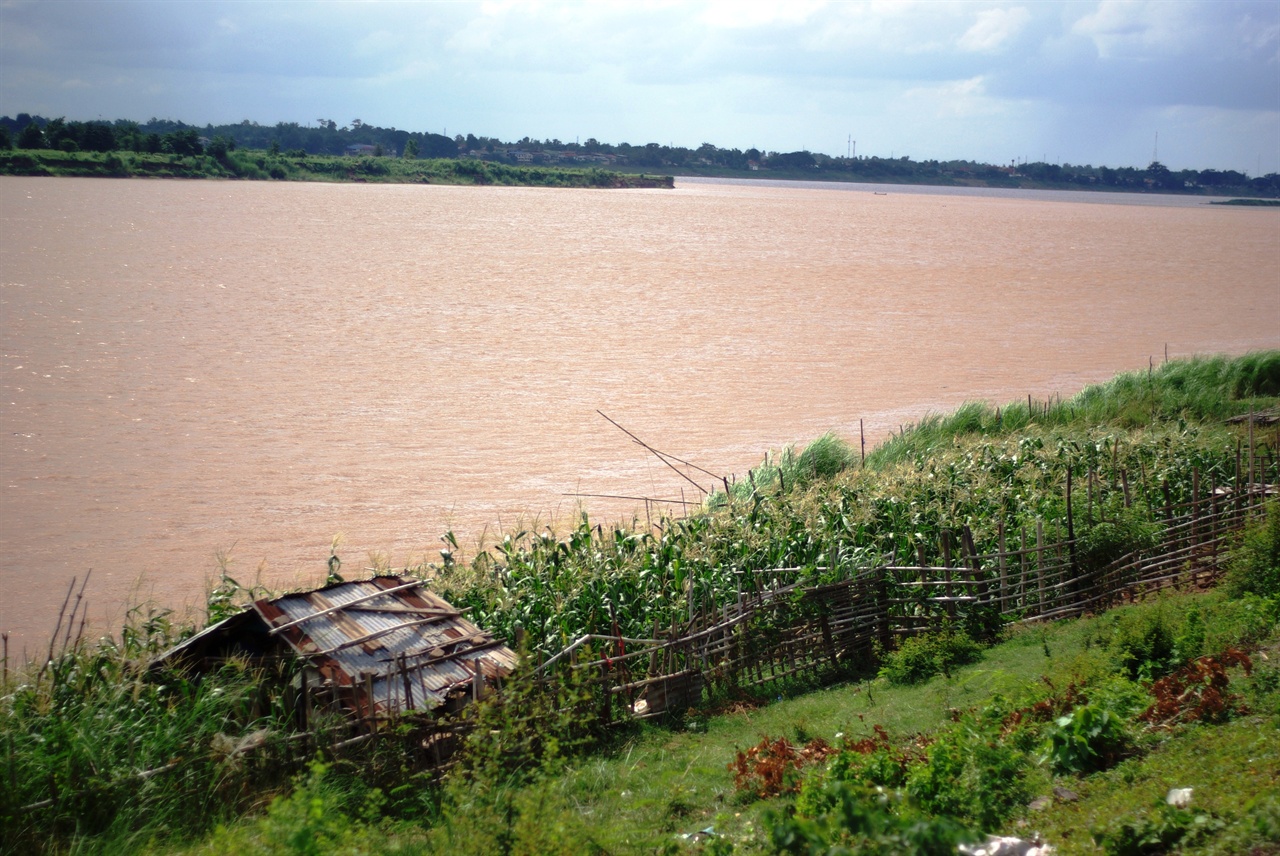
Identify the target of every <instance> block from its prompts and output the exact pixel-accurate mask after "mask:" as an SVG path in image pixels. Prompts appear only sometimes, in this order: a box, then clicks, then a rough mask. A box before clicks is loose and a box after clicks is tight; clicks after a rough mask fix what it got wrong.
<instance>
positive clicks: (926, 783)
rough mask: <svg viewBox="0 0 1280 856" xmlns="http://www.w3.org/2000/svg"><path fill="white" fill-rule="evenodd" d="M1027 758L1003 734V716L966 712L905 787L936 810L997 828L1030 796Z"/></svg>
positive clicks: (941, 737)
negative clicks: (1001, 734) (987, 715)
mask: <svg viewBox="0 0 1280 856" xmlns="http://www.w3.org/2000/svg"><path fill="white" fill-rule="evenodd" d="M1027 768H1028V764H1027V759H1026V756H1025V755H1024V754H1023V753H1021V752H1019V751H1018V750H1017V749H1016V748H1014V747H1013V746H1012V745H1010V744H1009V743H1008V742H1007V741H1005V740H1004V739H1002V738H1001V736H1000V723H999V718H994V719H993V718H991V717H984V716H982V715H964V716H962V717H961V718H960V720H959V721H958V722H956V723H954V724H953V725H951V726H950V727H948V728H946V729H944V730H943V731H942V732H941V733H940V734H939V735H938V737H937V739H936V740H935V741H934V742H933V743H932V744H931V745H930V746H929V748H928V750H927V752H926V757H925V761H924V763H921V764H918V765H915V766H913V767H912V768H911V770H910V772H909V773H908V775H907V793H909V794H910V795H911V796H912V797H913V798H914V799H915V800H916V801H917V802H918V803H919V804H920V806H921V807H922V808H924V809H926V810H928V811H930V812H932V813H934V814H938V815H946V816H950V817H956V818H961V819H964V820H967V821H971V822H973V823H974V824H975V825H976V826H978V827H979V828H980V829H983V830H991V829H996V828H997V827H999V826H1000V824H1002V823H1003V822H1004V821H1005V820H1006V819H1008V818H1009V817H1010V816H1011V815H1012V814H1013V813H1014V812H1015V811H1017V810H1018V809H1020V808H1021V807H1022V806H1024V805H1025V804H1026V803H1027V801H1028V800H1029V799H1030V797H1031V791H1030V788H1029V787H1028V785H1027Z"/></svg>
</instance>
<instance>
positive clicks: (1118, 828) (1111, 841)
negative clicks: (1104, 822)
mask: <svg viewBox="0 0 1280 856" xmlns="http://www.w3.org/2000/svg"><path fill="white" fill-rule="evenodd" d="M1225 825H1226V824H1225V823H1224V822H1223V821H1222V820H1221V819H1219V818H1217V817H1214V816H1213V815H1212V814H1209V813H1207V812H1192V811H1188V810H1186V809H1182V808H1176V807H1175V806H1172V805H1169V804H1168V803H1166V802H1165V801H1164V800H1160V801H1159V802H1158V803H1157V804H1156V805H1155V807H1154V809H1153V810H1152V811H1151V812H1150V813H1149V814H1145V815H1143V816H1141V817H1130V818H1127V819H1124V820H1119V821H1116V822H1114V823H1112V824H1110V825H1108V826H1105V827H1100V828H1096V829H1093V830H1092V831H1091V832H1092V835H1093V840H1094V842H1095V843H1097V844H1098V846H1099V847H1101V848H1102V850H1103V852H1104V853H1106V854H1107V856H1155V854H1159V853H1168V852H1169V851H1170V850H1172V849H1173V848H1174V847H1185V846H1188V845H1191V844H1194V843H1195V842H1196V841H1197V840H1199V839H1200V838H1202V837H1204V836H1205V835H1207V834H1209V833H1212V832H1216V831H1218V830H1220V829H1222V828H1223V827H1224V826H1225Z"/></svg>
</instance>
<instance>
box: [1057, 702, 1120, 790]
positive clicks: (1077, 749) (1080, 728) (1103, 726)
mask: <svg viewBox="0 0 1280 856" xmlns="http://www.w3.org/2000/svg"><path fill="white" fill-rule="evenodd" d="M1130 745H1131V744H1130V740H1129V736H1128V734H1127V733H1126V731H1125V727H1124V722H1123V721H1122V720H1121V719H1120V718H1119V717H1118V716H1116V715H1114V714H1113V713H1112V712H1111V711H1109V710H1107V709H1106V708H1103V707H1100V706H1098V705H1093V704H1084V705H1080V706H1079V707H1077V708H1076V709H1075V710H1074V711H1072V712H1071V715H1070V716H1063V717H1059V718H1058V719H1057V720H1056V721H1055V723H1054V725H1053V727H1051V728H1050V729H1049V731H1048V734H1047V735H1046V741H1045V753H1044V760H1045V761H1047V762H1048V763H1049V766H1050V767H1051V768H1052V770H1053V771H1054V772H1055V773H1058V774H1068V773H1080V774H1085V773H1093V772H1097V771H1099V770H1105V769H1107V768H1108V767H1111V766H1112V765H1113V764H1115V763H1116V762H1117V761H1119V760H1120V758H1121V757H1123V755H1124V754H1125V753H1126V752H1127V751H1128V750H1129V747H1130Z"/></svg>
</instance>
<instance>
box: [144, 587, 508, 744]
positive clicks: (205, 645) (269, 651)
mask: <svg viewBox="0 0 1280 856" xmlns="http://www.w3.org/2000/svg"><path fill="white" fill-rule="evenodd" d="M234 656H242V657H249V658H271V657H275V658H279V657H281V656H294V657H297V658H298V659H299V660H300V661H301V662H302V663H303V664H304V668H303V669H302V670H301V672H300V675H299V676H298V677H297V678H296V679H295V680H296V681H297V682H298V684H299V686H300V687H301V688H303V690H304V692H303V695H304V696H305V697H307V698H308V699H312V700H314V702H315V703H316V704H319V705H322V706H331V707H339V708H341V709H344V710H346V711H347V712H348V713H350V714H352V715H353V716H357V717H359V718H362V719H365V718H368V719H378V718H385V717H389V716H397V715H401V714H403V713H405V712H408V711H430V710H436V709H443V710H445V711H452V710H456V709H457V708H459V707H461V706H462V705H464V704H466V702H467V701H468V700H470V699H473V698H476V697H477V696H479V695H481V694H483V693H484V691H485V689H486V687H487V686H489V685H491V684H494V683H496V682H497V681H498V680H500V679H501V678H503V677H505V676H506V675H508V674H510V672H511V670H512V669H514V668H515V665H516V655H515V653H514V652H513V651H511V649H509V648H507V647H506V646H505V645H504V644H502V642H501V641H500V640H497V639H495V638H494V637H493V636H492V635H491V634H489V633H488V632H486V631H484V630H482V629H480V628H479V627H477V626H476V625H475V624H473V623H472V622H470V621H468V620H467V619H466V618H465V617H464V616H463V615H462V614H461V613H460V612H459V611H458V610H456V609H454V608H453V607H452V606H450V605H449V604H448V603H447V602H445V601H444V600H443V599H441V598H440V597H438V596H437V595H435V594H433V593H432V592H431V591H429V590H428V589H427V588H426V586H425V584H424V583H422V582H421V581H419V580H409V579H405V578H403V577H398V576H381V577H374V578H373V579H370V580H361V581H357V582H342V583H337V584H335V585H331V586H326V587H325V588H322V589H318V590H316V591H309V592H300V593H297V594H289V595H284V596H283V597H277V598H271V599H264V600H259V601H255V602H254V603H253V605H252V606H251V607H250V608H248V609H246V610H245V611H244V612H241V613H238V614H236V615H233V616H231V617H230V618H227V619H225V620H223V621H220V622H218V623H217V624H214V625H211V626H210V627H208V628H206V629H205V630H203V631H202V632H200V633H198V634H197V635H195V636H193V637H191V638H190V639H188V640H186V641H185V642H184V643H182V644H181V645H179V646H177V647H175V648H173V649H172V650H170V651H168V652H166V653H165V654H164V655H162V656H161V657H160V658H159V660H158V661H157V662H158V663H159V664H164V665H173V666H181V667H185V668H190V669H192V670H195V671H200V670H202V669H205V668H209V667H211V666H214V665H216V664H217V663H218V662H220V661H223V660H225V659H226V658H228V657H234ZM310 703H311V701H309V702H308V704H310Z"/></svg>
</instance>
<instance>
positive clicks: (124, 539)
mask: <svg viewBox="0 0 1280 856" xmlns="http://www.w3.org/2000/svg"><path fill="white" fill-rule="evenodd" d="M877 190H878V191H880V192H882V193H884V194H885V195H877V193H876V191H877ZM1166 346H1167V348H1168V353H1169V355H1170V356H1183V355H1188V354H1192V353H1209V352H1226V353H1231V354H1239V353H1243V352H1245V351H1248V350H1251V349H1258V348H1275V347H1280V211H1275V210H1263V209H1247V208H1224V207H1219V206H1209V205H1206V204H1204V201H1203V200H1198V199H1169V198H1152V197H1124V196H1116V195H1109V194H1096V195H1094V194H1039V195H1037V194H1025V193H1023V194H1019V193H1003V194H1001V193H967V194H966V193H957V192H947V191H944V190H938V189H933V190H930V189H923V188H887V189H886V188H871V187H868V186H822V185H804V184H769V183H763V182H757V183H740V184H735V183H714V182H694V181H685V180H681V181H679V182H678V183H677V188H676V189H675V190H674V191H671V190H668V191H661V190H653V191H598V190H560V189H532V188H464V187H435V186H378V185H327V184H286V183H251V182H214V181H176V180H173V181H164V180H157V181H147V180H128V181H113V180H93V179H41V178H12V177H7V178H0V479H2V481H0V483H2V484H3V492H2V493H0V557H2V559H0V630H7V631H8V632H9V633H10V636H11V639H10V646H11V651H14V652H17V651H20V650H21V648H23V647H24V646H26V647H32V646H35V645H39V644H41V640H42V639H44V638H46V637H47V635H48V633H49V632H50V631H51V630H52V626H53V623H54V621H55V619H56V616H57V612H58V606H59V604H60V603H61V602H62V598H63V596H64V594H65V592H66V589H67V585H68V583H69V581H70V580H71V578H72V577H73V576H78V575H83V574H84V573H86V572H87V571H88V570H89V569H92V572H93V573H92V578H91V582H90V583H89V587H88V590H87V596H88V597H89V599H90V602H91V604H92V607H91V610H90V615H91V617H92V618H93V619H94V620H95V622H97V624H98V626H99V627H100V628H111V627H115V626H117V625H118V623H119V621H120V620H121V619H122V617H123V615H124V611H125V608H126V606H127V605H128V604H131V603H137V602H140V601H142V600H145V599H148V598H151V599H154V600H155V601H156V602H157V603H159V604H162V605H165V606H170V607H174V608H177V609H183V608H190V607H197V606H198V605H200V604H201V603H203V597H204V592H205V589H206V586H207V584H208V582H207V581H208V580H209V579H210V578H211V577H212V576H213V575H214V574H216V571H217V567H218V565H217V562H216V559H215V556H216V554H218V553H219V552H222V553H223V554H224V555H225V556H228V557H229V558H230V561H231V564H230V571H231V573H232V574H233V576H236V577H238V578H240V579H241V580H242V581H244V582H249V581H252V580H253V579H254V577H255V575H257V574H259V573H261V574H262V577H263V579H264V580H266V581H268V582H270V583H272V584H276V585H304V584H311V583H316V582H318V581H320V580H322V579H323V577H324V573H325V570H326V564H325V560H326V559H327V558H328V556H329V551H330V544H331V541H332V539H333V538H334V537H335V535H337V534H338V533H341V536H342V542H341V546H340V547H339V554H340V555H341V556H342V558H343V560H344V569H345V570H346V571H348V572H351V571H353V570H354V571H356V572H358V569H359V568H361V567H365V566H369V565H372V564H386V563H389V564H390V565H392V566H402V565H404V564H406V563H409V562H413V561H416V560H421V559H423V558H436V557H437V555H438V554H437V551H438V549H439V548H440V547H441V546H442V545H441V542H440V536H441V534H442V533H444V532H446V531H448V530H452V531H453V532H455V533H456V534H457V537H458V540H459V542H460V543H461V545H462V548H463V551H464V553H465V554H467V555H472V554H474V552H475V550H476V549H477V548H478V546H479V545H480V544H481V543H483V542H486V541H487V542H489V543H491V542H492V540H493V538H494V535H495V533H499V532H502V531H506V530H509V529H511V528H512V527H514V526H516V525H518V524H519V525H523V526H524V527H525V528H529V527H541V526H543V525H546V524H547V523H549V522H553V521H556V520H564V519H566V518H569V517H571V516H572V515H574V514H575V512H576V511H577V509H578V508H579V506H580V505H581V506H583V507H585V508H586V509H587V510H588V511H589V512H590V513H591V515H592V516H593V517H594V518H598V519H600V520H602V521H604V522H608V521H611V520H614V519H617V518H619V517H629V516H631V515H632V514H636V515H639V517H640V519H641V520H644V519H645V516H646V514H652V513H654V511H653V509H655V508H657V507H658V506H657V505H654V504H651V505H650V509H649V510H648V511H647V510H646V508H645V506H644V504H643V503H637V502H636V501H634V500H607V499H600V498H596V497H582V496H575V495H580V494H606V495H621V496H632V497H636V496H639V497H651V498H662V499H676V500H679V499H682V498H683V499H686V500H691V499H694V498H695V494H696V491H695V490H694V489H693V488H692V486H691V485H689V484H688V483H687V482H684V481H682V480H681V479H680V478H679V477H677V476H676V475H674V474H673V473H671V472H670V470H668V469H666V468H665V467H664V466H663V465H662V464H661V463H660V462H658V461H657V460H656V459H655V458H653V457H652V456H651V455H649V454H648V453H646V452H645V451H644V450H643V449H642V448H640V447H639V446H637V445H636V444H634V443H633V442H632V441H631V440H630V439H628V437H627V436H626V435H624V434H623V433H622V432H620V431H619V430H618V429H617V428H615V427H614V426H612V425H611V424H609V423H608V422H607V421H605V420H604V419H603V418H602V417H601V416H600V415H599V414H598V413H597V410H599V411H603V412H604V413H605V414H607V415H608V416H609V417H611V418H612V419H614V420H616V421H617V422H619V423H621V424H622V425H623V426H625V427H626V428H627V429H629V430H631V431H632V432H634V433H635V434H636V435H638V436H639V437H641V438H642V439H644V440H646V441H647V442H649V443H651V444H652V445H654V446H656V447H658V448H660V449H662V450H664V451H666V452H670V453H672V454H675V455H678V456H680V457H682V458H685V459H688V460H690V461H693V462H695V463H697V464H699V465H700V466H702V467H705V468H707V469H709V470H712V471H715V472H718V473H727V474H731V473H738V474H742V473H745V471H746V470H747V468H748V467H751V466H753V465H755V464H756V463H758V462H759V461H760V459H761V457H762V456H763V454H764V453H765V451H766V450H768V449H771V448H773V449H776V448H778V447H779V446H781V445H783V444H787V443H803V442H805V441H807V440H811V439H813V438H814V437H816V436H818V435H820V434H822V433H824V432H826V431H836V432H837V433H840V434H842V435H844V436H846V437H848V438H851V439H852V440H853V441H854V442H855V443H856V442H857V438H858V431H859V424H860V420H861V421H862V424H863V425H865V429H866V432H867V435H868V437H869V438H870V439H872V440H874V439H876V438H878V437H882V436H884V435H885V434H886V433H887V432H888V431H889V430H890V429H896V428H897V426H898V425H899V424H901V423H903V422H908V421H911V420H913V419H916V418H918V417H919V416H921V415H923V414H925V413H926V412H928V411H931V410H945V409H950V408H953V407H955V406H956V405H958V404H960V403H962V402H964V401H966V400H970V399H988V400H993V401H996V402H998V403H1004V402H1006V401H1010V400H1014V399H1025V398H1026V396H1027V394H1028V393H1030V394H1032V395H1034V396H1035V397H1037V398H1044V397H1046V396H1048V395H1050V394H1055V393H1056V394H1061V395H1062V396H1064V397H1066V396H1069V395H1071V394H1073V393H1074V392H1076V391H1077V390H1078V389H1079V388H1080V387H1081V386H1082V385H1084V384H1087V383H1091V382H1096V381H1101V380H1104V379H1106V378H1108V377H1110V376H1111V375H1112V374H1114V373H1115V372H1117V371H1121V370H1128V369H1139V368H1145V367H1146V366H1147V365H1148V361H1149V360H1150V359H1151V358H1155V359H1156V360H1157V361H1158V360H1161V359H1163V357H1164V354H1165V349H1166ZM707 481H708V482H709V480H707ZM667 507H669V508H670V507H678V506H667Z"/></svg>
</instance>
